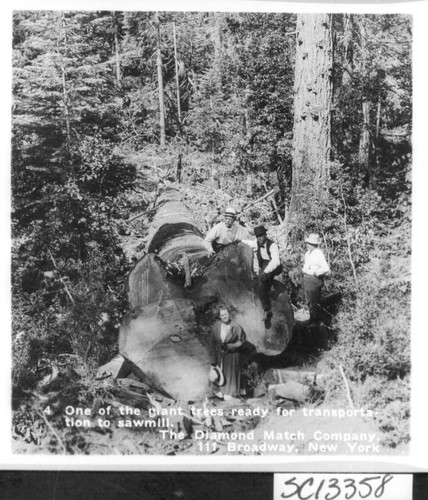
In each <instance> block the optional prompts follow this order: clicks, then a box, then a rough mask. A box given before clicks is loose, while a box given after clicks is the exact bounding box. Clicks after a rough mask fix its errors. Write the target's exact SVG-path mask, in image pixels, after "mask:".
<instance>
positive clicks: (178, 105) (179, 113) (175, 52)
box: [172, 23, 181, 127]
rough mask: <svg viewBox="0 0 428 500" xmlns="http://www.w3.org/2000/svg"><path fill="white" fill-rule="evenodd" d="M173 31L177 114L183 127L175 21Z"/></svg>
mask: <svg viewBox="0 0 428 500" xmlns="http://www.w3.org/2000/svg"><path fill="white" fill-rule="evenodd" d="M172 31H173V35H174V60H175V83H176V85H177V114H178V123H179V124H180V127H181V103H180V78H179V76H178V56H177V35H176V31H175V23H172Z"/></svg>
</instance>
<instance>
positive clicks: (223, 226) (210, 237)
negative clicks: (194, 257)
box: [204, 207, 248, 253]
mask: <svg viewBox="0 0 428 500" xmlns="http://www.w3.org/2000/svg"><path fill="white" fill-rule="evenodd" d="M236 215H237V214H236V210H235V209H234V208H233V207H228V208H227V209H226V211H225V213H224V221H223V222H219V223H218V224H216V225H215V226H214V227H212V228H211V229H210V230H209V231H208V233H207V235H206V236H205V240H204V241H205V245H206V247H207V249H208V251H209V252H210V253H218V252H219V251H220V250H221V249H222V248H224V247H226V246H228V245H230V244H231V243H234V242H236V241H240V240H243V239H245V238H248V232H247V230H246V229H245V227H244V226H242V225H241V224H240V223H239V222H237V220H236Z"/></svg>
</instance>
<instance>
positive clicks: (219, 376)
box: [208, 365, 225, 387]
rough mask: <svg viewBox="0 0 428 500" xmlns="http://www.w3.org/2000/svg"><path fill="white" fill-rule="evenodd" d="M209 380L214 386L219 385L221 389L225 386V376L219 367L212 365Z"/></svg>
mask: <svg viewBox="0 0 428 500" xmlns="http://www.w3.org/2000/svg"><path fill="white" fill-rule="evenodd" d="M208 378H209V380H210V382H212V383H213V384H215V385H217V386H218V387H221V386H222V385H224V382H225V380H224V375H223V371H222V370H221V368H220V367H219V366H218V365H211V368H210V372H209V374H208Z"/></svg>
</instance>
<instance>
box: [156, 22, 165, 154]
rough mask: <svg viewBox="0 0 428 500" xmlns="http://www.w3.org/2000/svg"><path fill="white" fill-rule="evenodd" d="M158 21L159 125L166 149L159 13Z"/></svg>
mask: <svg viewBox="0 0 428 500" xmlns="http://www.w3.org/2000/svg"><path fill="white" fill-rule="evenodd" d="M155 21H156V61H157V68H158V92H159V125H160V146H161V148H164V147H165V105H164V101H163V67H162V53H161V33H160V20H159V12H156V14H155Z"/></svg>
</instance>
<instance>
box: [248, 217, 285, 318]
mask: <svg viewBox="0 0 428 500" xmlns="http://www.w3.org/2000/svg"><path fill="white" fill-rule="evenodd" d="M254 234H255V236H256V240H244V241H243V243H246V244H247V245H250V246H251V248H252V249H253V250H254V251H255V252H256V257H257V263H258V265H259V276H258V280H259V297H260V301H261V303H262V307H263V311H264V314H263V321H267V320H269V319H270V318H271V317H272V309H271V308H272V304H271V299H270V289H271V287H272V285H273V278H274V277H275V276H278V275H279V274H281V273H282V264H281V260H280V258H279V249H278V245H277V244H276V243H275V242H273V241H272V240H270V239H269V238H268V237H267V230H266V228H265V227H264V226H257V227H255V228H254Z"/></svg>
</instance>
